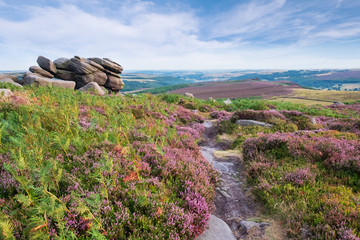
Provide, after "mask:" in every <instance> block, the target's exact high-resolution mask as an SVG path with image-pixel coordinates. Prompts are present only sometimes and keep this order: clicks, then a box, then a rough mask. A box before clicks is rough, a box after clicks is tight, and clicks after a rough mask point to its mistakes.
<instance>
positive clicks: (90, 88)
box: [79, 82, 105, 95]
mask: <svg viewBox="0 0 360 240" xmlns="http://www.w3.org/2000/svg"><path fill="white" fill-rule="evenodd" d="M79 91H81V92H94V93H96V94H99V95H105V91H104V90H103V89H101V87H100V86H99V84H97V83H96V82H89V83H88V84H86V85H85V86H83V87H82V88H80V89H79Z"/></svg>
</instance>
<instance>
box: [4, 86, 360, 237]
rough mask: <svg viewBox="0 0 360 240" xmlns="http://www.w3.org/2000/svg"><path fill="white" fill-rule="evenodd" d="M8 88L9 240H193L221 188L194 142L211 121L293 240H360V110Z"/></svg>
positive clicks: (6, 188) (6, 193) (6, 231)
mask: <svg viewBox="0 0 360 240" xmlns="http://www.w3.org/2000/svg"><path fill="white" fill-rule="evenodd" d="M0 88H9V89H11V90H12V92H13V96H10V97H6V98H4V97H1V98H0V99H1V100H0V108H1V111H0V178H1V179H0V210H1V214H0V238H4V239H195V238H196V237H197V236H198V235H200V234H201V233H202V232H203V231H204V229H205V227H206V224H207V222H208V220H209V217H210V213H211V212H212V210H213V199H214V195H215V190H214V189H215V186H216V183H217V182H218V172H217V171H216V170H214V169H213V167H212V166H211V165H210V164H209V163H208V162H207V161H206V160H205V159H204V158H203V157H202V155H201V153H200V151H199V147H198V145H197V142H198V140H199V139H200V138H201V135H202V131H203V130H204V127H203V126H202V125H201V124H200V123H201V122H202V121H203V120H204V118H205V117H209V118H210V117H211V118H213V119H217V122H218V126H219V130H220V131H221V133H226V134H229V135H232V136H234V137H233V138H231V139H235V140H234V141H232V143H231V144H230V145H231V146H230V147H231V148H233V149H238V150H241V151H242V152H243V160H244V163H245V165H246V173H247V176H248V181H249V183H250V184H251V186H252V189H253V192H254V194H256V195H257V196H258V197H259V198H260V199H261V201H262V203H263V204H264V206H265V207H266V209H267V210H268V211H267V213H268V214H270V215H272V214H275V215H278V216H279V217H281V219H282V223H283V225H284V229H286V231H287V234H288V238H295V239H299V238H300V239H301V238H302V239H359V236H360V224H359V223H360V193H359V192H360V185H359V182H360V177H359V176H360V175H359V174H360V158H359V156H360V145H359V142H360V141H359V138H360V123H359V117H360V104H352V105H339V106H331V107H320V106H314V107H307V106H304V105H301V104H292V103H285V102H271V103H270V102H267V101H265V100H260V99H236V100H233V101H232V103H231V104H229V105H226V104H224V103H223V101H222V100H218V101H212V100H206V101H205V100H200V99H196V98H187V97H183V96H180V95H172V94H163V95H157V96H152V95H149V94H139V95H135V96H132V95H131V96H130V95H128V96H117V95H114V94H112V95H111V94H110V95H106V96H99V95H95V94H93V93H83V92H80V91H77V92H74V91H73V90H70V89H62V88H52V87H34V86H25V87H24V88H19V87H16V86H14V85H11V84H10V85H9V84H8V83H0ZM241 119H248V120H256V121H261V122H264V123H268V124H271V127H261V126H239V125H238V124H237V123H236V121H237V120H241Z"/></svg>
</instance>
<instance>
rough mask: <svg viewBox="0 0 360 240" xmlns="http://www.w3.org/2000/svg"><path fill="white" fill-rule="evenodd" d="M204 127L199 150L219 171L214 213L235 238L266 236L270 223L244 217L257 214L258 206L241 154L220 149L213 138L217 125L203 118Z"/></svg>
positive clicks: (219, 145)
mask: <svg viewBox="0 0 360 240" xmlns="http://www.w3.org/2000/svg"><path fill="white" fill-rule="evenodd" d="M204 127H205V132H204V141H203V142H201V143H200V144H199V145H200V147H201V152H202V154H203V156H204V157H205V158H206V159H207V160H208V161H209V162H210V163H212V165H213V166H214V168H216V169H217V170H219V171H220V173H221V175H220V183H219V186H218V187H217V188H216V197H215V201H214V202H215V207H216V210H215V212H214V213H213V214H214V215H215V216H217V217H219V218H220V219H222V220H224V221H225V222H226V223H227V224H228V225H229V226H230V228H231V230H232V232H233V234H234V236H235V237H236V238H237V239H267V237H266V236H264V234H265V229H266V227H267V226H268V225H269V224H267V223H255V222H253V221H247V220H249V219H250V220H251V219H254V218H257V217H258V216H259V206H258V205H257V204H256V203H255V200H254V199H253V197H252V195H251V193H250V190H249V189H248V188H247V186H246V176H245V173H244V172H243V170H244V168H243V166H242V161H241V155H239V154H231V153H229V152H221V151H224V150H226V149H224V147H222V146H221V143H217V142H216V136H217V127H216V126H215V125H214V124H213V122H211V121H209V120H207V121H205V122H204ZM216 153H218V154H216ZM219 153H220V154H219ZM221 153H225V154H221ZM214 155H215V156H217V157H215V156H214ZM219 155H220V156H219Z"/></svg>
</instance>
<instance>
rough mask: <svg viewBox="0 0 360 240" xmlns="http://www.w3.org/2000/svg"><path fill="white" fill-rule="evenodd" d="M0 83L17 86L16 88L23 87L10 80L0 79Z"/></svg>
mask: <svg viewBox="0 0 360 240" xmlns="http://www.w3.org/2000/svg"><path fill="white" fill-rule="evenodd" d="M0 82H3V83H11V84H12V85H14V86H17V87H23V86H22V85H21V84H19V83H16V82H14V81H13V80H12V79H10V78H4V79H0Z"/></svg>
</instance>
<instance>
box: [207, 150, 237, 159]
mask: <svg viewBox="0 0 360 240" xmlns="http://www.w3.org/2000/svg"><path fill="white" fill-rule="evenodd" d="M213 155H214V157H215V158H230V157H231V158H233V157H237V158H240V157H241V156H242V153H241V151H238V150H228V151H214V152H213Z"/></svg>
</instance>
